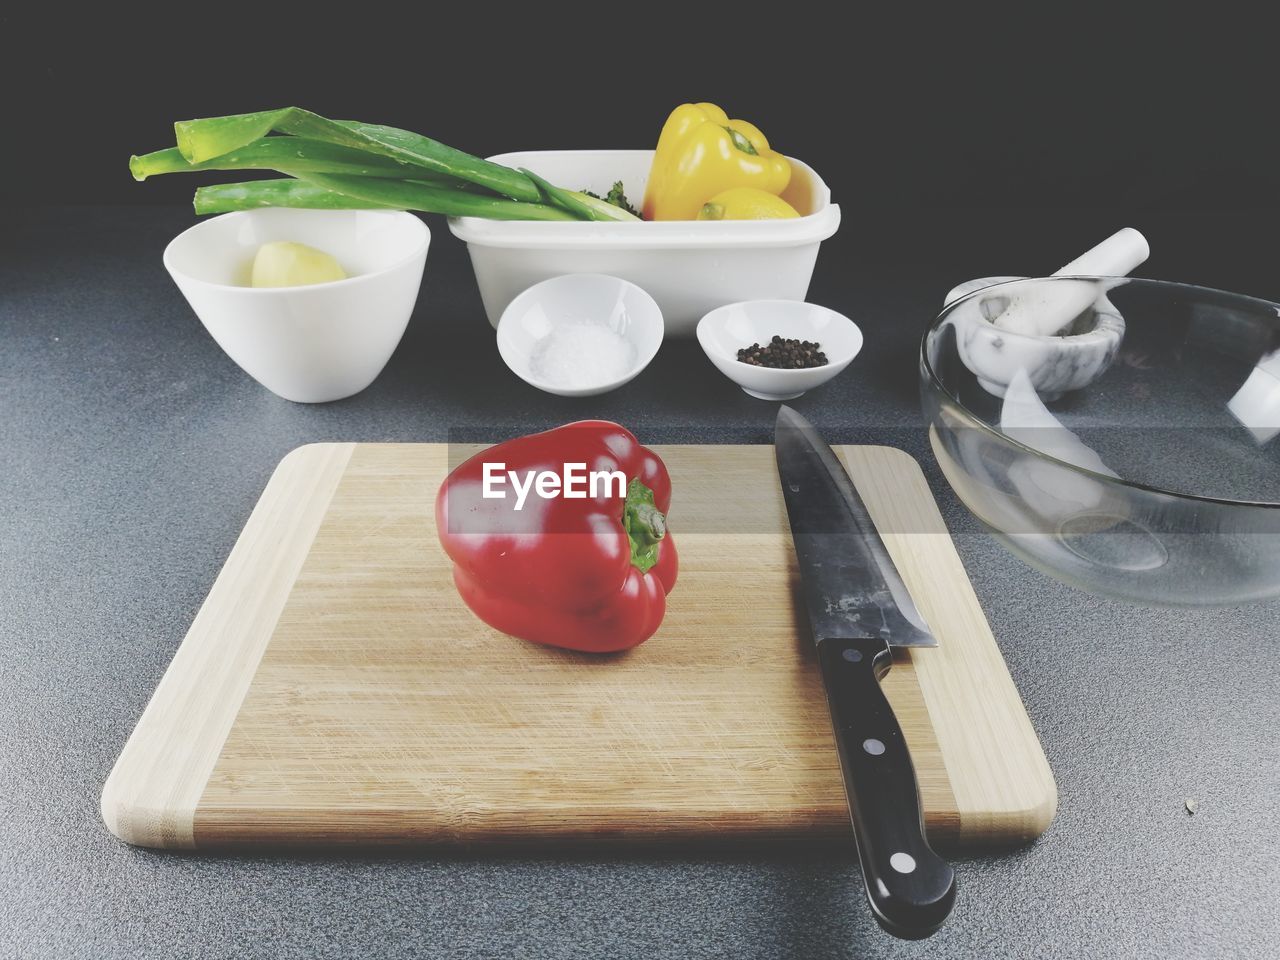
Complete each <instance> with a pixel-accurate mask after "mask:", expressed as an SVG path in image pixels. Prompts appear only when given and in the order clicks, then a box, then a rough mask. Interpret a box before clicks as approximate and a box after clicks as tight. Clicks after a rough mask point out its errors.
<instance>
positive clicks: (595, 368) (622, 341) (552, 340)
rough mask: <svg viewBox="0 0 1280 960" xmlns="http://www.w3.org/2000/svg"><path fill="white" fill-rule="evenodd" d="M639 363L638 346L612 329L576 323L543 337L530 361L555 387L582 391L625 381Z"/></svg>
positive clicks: (539, 375) (538, 375)
mask: <svg viewBox="0 0 1280 960" xmlns="http://www.w3.org/2000/svg"><path fill="white" fill-rule="evenodd" d="M635 360H636V349H635V347H634V346H632V345H631V343H630V342H629V341H628V340H627V339H626V338H625V337H623V336H621V335H620V334H618V333H616V332H615V331H614V330H613V329H612V328H610V327H608V326H606V325H604V324H603V323H599V322H595V321H591V320H573V321H570V322H568V323H561V324H557V325H556V326H555V327H553V328H552V330H551V332H550V333H549V334H548V335H547V336H545V337H543V338H542V340H541V341H540V342H539V343H538V346H537V347H536V348H535V349H534V351H533V355H532V356H531V357H530V358H529V369H530V372H532V373H533V375H534V376H535V377H536V378H537V379H539V380H542V381H544V382H545V383H548V384H550V385H551V386H555V387H563V388H566V389H569V390H582V389H586V388H588V387H596V386H600V385H601V384H605V383H610V382H612V381H614V380H620V379H622V378H623V377H625V376H626V375H627V374H628V373H630V372H631V368H632V367H633V366H634V365H635Z"/></svg>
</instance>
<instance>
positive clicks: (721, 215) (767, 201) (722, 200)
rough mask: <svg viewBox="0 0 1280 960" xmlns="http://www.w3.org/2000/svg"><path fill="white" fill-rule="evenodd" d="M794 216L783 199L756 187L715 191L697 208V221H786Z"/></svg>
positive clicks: (794, 213) (795, 214) (789, 206)
mask: <svg viewBox="0 0 1280 960" xmlns="http://www.w3.org/2000/svg"><path fill="white" fill-rule="evenodd" d="M798 216H800V214H799V213H797V212H796V208H795V207H793V206H791V204H789V203H787V201H785V200H783V199H782V198H781V197H779V196H775V195H774V194H772V193H769V192H768V191H767V190H760V189H757V188H756V187H734V188H733V189H732V190H725V191H723V192H722V193H717V194H716V195H715V196H714V197H712V198H711V199H710V200H708V201H707V202H706V203H704V204H703V205H702V209H701V210H699V211H698V219H699V220H789V219H791V218H793V217H798Z"/></svg>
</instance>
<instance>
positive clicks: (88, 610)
mask: <svg viewBox="0 0 1280 960" xmlns="http://www.w3.org/2000/svg"><path fill="white" fill-rule="evenodd" d="M190 222H191V216H190V214H189V213H188V212H187V211H186V210H180V209H172V208H128V209H109V208H82V209H75V210H70V209H60V210H59V209H54V210H34V209H33V210H30V211H27V212H25V213H20V214H18V220H17V222H16V223H11V224H10V228H11V229H10V231H9V235H10V237H11V239H13V240H16V241H18V242H10V243H7V244H6V251H5V255H4V257H3V258H0V441H3V442H2V444H0V450H2V451H3V466H2V468H0V732H2V734H3V745H2V746H0V810H2V812H3V815H2V816H0V957H24V958H35V957H81V956H83V957H96V958H104V957H117V956H119V957H178V956H182V957H186V956H201V957H203V956H208V957H225V956H239V957H273V958H283V957H309V958H314V957H330V956H332V957H339V956H414V955H432V956H449V957H454V956H457V957H481V956H502V957H508V956H514V957H526V956H527V957H541V956H578V957H604V956H610V957H644V958H648V960H655V958H661V957H702V956H733V957H739V958H743V957H780V956H802V957H814V958H825V957H832V958H834V957H850V956H874V957H881V956H883V957H895V956H904V957H905V956H913V957H934V956H937V957H973V956H1033V955H1034V956H1045V955H1054V956H1063V957H1100V956H1152V957H1162V958H1170V957H1183V956H1186V957H1192V956H1196V957H1203V956H1237V957H1252V956H1263V955H1270V954H1271V951H1272V950H1273V949H1274V944H1275V942H1276V941H1277V940H1280V906H1278V903H1280V829H1277V827H1278V826H1280V804H1278V803H1277V795H1278V790H1277V788H1278V787H1280V761H1278V760H1277V755H1278V753H1280V749H1278V744H1277V734H1276V730H1277V727H1278V725H1280V706H1278V705H1280V679H1278V678H1280V671H1277V669H1276V666H1275V634H1276V624H1277V622H1278V618H1277V614H1280V604H1277V603H1270V604H1262V605H1255V606H1251V607H1242V608H1236V609H1220V610H1159V609H1148V608H1140V607H1136V606H1130V605H1125V604H1121V603H1118V602H1112V601H1108V600H1103V599H1099V598H1096V597H1092V596H1088V595H1086V594H1083V593H1079V592H1076V591H1073V590H1071V589H1069V588H1067V587H1065V586H1062V585H1060V584H1058V583H1057V582H1056V581H1053V580H1050V579H1048V578H1046V577H1044V576H1042V575H1040V574H1039V573H1037V572H1035V571H1033V570H1031V569H1029V568H1027V567H1026V566H1024V565H1022V564H1021V563H1020V562H1019V561H1017V560H1014V559H1013V558H1011V557H1010V556H1009V555H1008V554H1006V553H1005V552H1004V551H1003V549H1002V548H1001V547H999V546H998V545H997V544H996V543H995V542H993V541H992V540H991V539H989V538H988V537H987V536H986V535H984V534H983V533H981V532H980V531H979V530H978V529H977V528H976V527H975V525H974V523H973V521H972V520H971V519H970V518H969V517H968V515H967V514H966V513H965V512H964V510H963V508H962V507H961V506H960V505H959V503H958V502H957V500H956V498H955V496H954V495H953V494H952V493H951V491H950V490H949V488H947V486H946V485H945V483H944V482H943V481H942V480H941V478H940V476H939V474H938V471H937V468H936V465H935V464H934V463H933V460H932V457H931V455H930V454H929V452H928V449H927V444H926V442H925V438H924V432H923V428H922V425H921V421H920V415H919V412H918V406H917V400H916V387H915V351H916V345H917V340H918V335H919V332H920V330H921V328H922V325H923V324H924V323H925V322H926V321H927V320H928V318H929V317H930V316H931V315H932V313H933V312H934V311H935V309H936V306H937V303H938V299H939V297H940V296H941V294H942V293H943V292H944V291H946V290H947V289H949V288H950V287H951V286H952V285H953V284H954V283H956V282H957V281H959V280H963V279H966V273H967V275H968V276H973V275H984V274H990V273H1001V272H1016V271H1017V269H1018V265H1016V264H994V263H982V262H980V259H979V254H980V253H981V251H975V250H972V249H968V250H965V251H963V252H962V253H961V254H960V255H959V256H958V257H957V258H956V259H954V260H952V261H950V262H948V264H947V268H946V269H929V268H926V267H922V266H920V265H919V263H918V262H913V261H911V260H909V259H908V258H906V257H904V258H902V259H901V260H897V261H895V259H894V258H893V257H892V256H888V255H885V256H881V257H880V258H879V259H878V260H876V261H875V262H874V264H872V265H870V266H865V267H859V266H858V265H857V262H856V261H857V258H858V257H859V256H861V255H862V254H864V253H866V251H865V250H863V249H862V248H861V247H860V246H859V242H858V240H857V239H856V235H855V234H854V233H852V231H853V229H854V225H853V224H850V223H848V222H846V225H845V227H844V234H847V235H849V236H848V238H846V237H845V236H844V235H842V236H841V237H839V238H837V241H836V242H833V243H831V244H829V245H828V246H827V247H824V251H823V255H822V257H821V259H820V261H819V270H818V274H817V276H816V278H815V284H814V288H813V290H812V293H811V299H814V300H816V301H818V302H820V303H825V304H828V305H830V306H833V307H835V308H836V309H840V310H842V311H844V312H847V313H849V314H850V315H852V316H853V317H854V318H855V319H856V320H858V321H859V322H860V323H861V324H862V325H863V327H864V329H865V331H866V333H867V347H866V349H865V351H864V353H863V355H862V356H861V357H860V358H859V359H858V360H857V361H855V363H854V365H853V366H852V367H851V368H850V369H849V371H847V372H846V373H845V374H844V375H842V376H841V377H840V378H838V379H837V380H835V381H833V382H832V383H831V384H830V385H828V386H827V387H825V388H823V389H821V390H819V391H816V392H814V393H812V394H811V395H809V396H807V397H805V398H804V399H803V400H801V401H799V402H798V403H797V406H798V407H799V408H800V409H801V410H802V411H803V412H805V413H806V414H807V415H809V416H810V417H811V418H812V419H814V420H815V421H816V422H817V424H818V426H819V427H820V428H821V429H822V430H823V431H824V432H825V433H826V435H827V437H828V439H830V440H831V441H833V442H844V443H849V442H887V443H893V444H896V445H898V446H901V447H904V448H905V449H907V450H908V451H910V452H911V453H913V454H914V455H915V456H916V457H917V458H919V459H920V460H921V462H922V463H923V465H924V466H925V470H926V473H927V475H928V477H929V479H930V482H931V484H932V486H933V489H934V492H935V494H936V495H937V497H938V499H939V503H940V504H941V506H942V510H943V514H944V516H945V517H946V519H947V522H948V524H949V525H950V526H951V529H952V530H953V532H954V533H955V535H956V541H957V544H958V547H959V550H960V553H961V555H962V557H963V558H964V560H965V563H966V564H967V566H968V570H969V573H970V576H971V577H972V579H973V582H974V586H975V587H976V589H977V592H978V596H979V598H980V599H981V600H982V603H983V605H984V607H985V609H986V612H987V616H988V618H989V619H990V622H991V625H992V627H993V628H994V630H995V633H996V636H997V637H998V638H999V640H1000V644H1001V647H1002V649H1003V651H1004V654H1005V657H1006V659H1007V660H1008V663H1009V667H1010V670H1011V671H1012V673H1013V676H1014V679H1015V680H1016V681H1017V683H1018V685H1019V687H1020V689H1021V691H1022V695H1023V697H1024V699H1025V701H1026V704H1027V708H1028V710H1029V712H1030V714H1031V718H1032V720H1033V721H1034V723H1035V725H1036V728H1037V729H1038V731H1039V732H1040V735H1041V737H1042V739H1043V741H1044V746H1045V750H1046V752H1047V754H1048V757H1049V760H1050V763H1051V764H1052V766H1053V769H1054V772H1055V774H1056V776H1057V780H1058V786H1059V792H1060V807H1059V812H1058V817H1057V820H1056V821H1055V822H1054V824H1053V825H1052V827H1051V828H1050V829H1049V831H1048V833H1047V834H1046V835H1045V836H1044V837H1043V838H1042V839H1041V840H1040V841H1039V842H1037V843H1035V844H1033V845H1031V846H1029V847H1026V848H1023V849H1018V850H1014V851H1011V852H1010V851H1005V852H999V853H995V854H993V855H990V856H966V857H963V858H961V859H959V860H958V862H957V867H958V873H959V878H960V879H959V897H958V901H957V904H956V909H955V913H954V916H953V917H952V919H951V921H950V923H949V925H948V926H947V927H945V928H944V929H943V930H942V931H941V932H940V933H938V934H937V935H936V936H934V937H933V938H932V939H930V940H928V941H925V942H923V943H918V944H905V943H900V942H897V941H894V940H892V939H889V938H888V937H886V936H885V935H884V934H882V933H880V932H879V930H878V929H877V928H876V926H875V925H874V923H873V922H872V920H871V918H870V916H869V914H868V911H867V909H866V907H865V904H864V903H863V902H862V894H861V891H860V888H859V883H860V881H859V879H858V873H857V867H856V862H855V856H854V852H853V849H852V847H851V846H845V847H838V848H827V849H814V848H811V847H805V846H794V847H791V846H782V847H773V848H768V849H738V848H734V847H726V846H715V845H709V846H707V847H706V848H704V849H695V848H689V847H684V846H682V847H680V848H678V849H670V848H668V849H655V850H653V851H652V852H649V853H637V852H634V851H628V852H625V853H623V852H619V851H618V850H616V849H614V850H610V849H607V848H600V849H592V850H587V851H572V852H565V851H557V850H554V849H548V850H545V851H541V852H537V853H529V854H524V855H518V856H517V855H511V854H503V855H478V854H463V853H456V852H455V853H449V854H439V853H433V852H415V853H410V854H397V855H385V854H364V853H359V854H354V855H353V854H350V853H344V854H329V853H314V854H305V855H303V854H298V853H285V854H276V853H269V852H264V853H262V854H261V855H251V856H217V855H179V854H169V853H158V852H153V851H147V850H140V849H132V848H130V847H128V846H126V845H124V844H122V843H120V842H119V841H117V840H115V839H114V838H113V837H111V836H110V835H109V834H108V833H107V831H106V829H105V828H104V827H103V825H102V822H101V820H100V819H99V816H98V794H99V791H100V789H101V787H102V783H103V780H104V778H105V777H106V775H107V773H108V771H109V770H110V769H111V765H112V763H113V762H114V760H115V757H116V755H117V753H118V752H119V750H120V748H121V747H122V746H123V744H124V741H125V739H126V738H127V736H128V734H129V732H130V730H131V729H132V727H133V724H134V723H135V722H136V720H137V719H138V716H139V715H140V714H141V712H142V709H143V707H144V706H145V704H146V702H147V699H148V697H149V696H150V694H151V691H152V690H153V689H154V687H155V685H156V683H157V682H158V681H159V679H160V677H161V675H162V674H163V672H164V670H165V667H166V666H167V664H168V662H169V659H170V658H171V657H172V655H173V652H174V650H175V649H176V647H177V645H178V643H179V642H180V640H181V638H182V636H183V635H184V633H185V632H186V629H187V627H188V625H189V623H190V621H191V618H192V616H193V615H194V613H195V611H196V610H197V608H198V607H199V605H200V603H201V601H202V599H203V597H204V595H205V593H206V592H207V591H208V589H209V587H210V585H211V584H212V582H213V580H214V577H215V576H216V574H217V572H218V569H219V567H220V565H221V563H222V561H223V559H224V558H225V557H226V555H227V553H228V551H229V550H230V548H231V545H232V543H233V542H234V540H235V538H236V535H237V534H238V532H239V530H240V528H241V526H242V525H243V523H244V521H245V519H246V518H247V517H248V515H249V512H250V510H251V509H252V507H253V505H254V502H255V501H256V499H257V497H258V494H259V493H260V492H261V490H262V488H263V486H264V484H265V483H266V480H267V478H268V476H269V475H270V473H271V471H272V468H273V467H274V466H275V464H276V462H277V461H278V460H279V459H280V457H281V456H283V455H284V454H285V453H286V452H288V451H289V450H290V449H292V448H293V447H295V446H298V445H299V444H302V443H307V442H309V441H316V440H404V441H409V440H443V439H446V438H447V436H448V431H449V430H451V429H454V428H460V429H470V430H481V431H482V432H488V433H490V434H492V436H493V438H494V439H498V438H500V437H505V436H509V435H514V434H516V433H518V432H523V431H525V430H528V429H533V428H541V427H546V426H550V425H554V424H556V423H558V422H563V421H567V420H571V419H576V418H580V417H583V416H588V415H590V416H601V417H607V418H611V419H616V420H619V421H621V422H623V423H624V424H626V425H628V426H630V427H631V428H632V429H633V430H634V431H635V432H636V433H637V434H639V435H640V437H641V438H642V439H644V440H646V441H651V442H755V443H765V442H768V441H769V440H770V438H771V425H772V418H773V414H774V411H775V407H774V406H773V405H772V404H767V403H763V402H761V401H757V400H752V399H749V398H748V397H746V396H744V395H743V394H742V393H741V392H739V391H738V390H737V388H736V387H734V386H733V385H732V384H730V383H729V382H728V381H727V380H725V379H723V378H722V377H721V376H720V375H719V374H718V373H717V372H715V371H714V370H713V369H712V368H711V367H710V365H709V364H708V363H707V362H706V361H705V359H704V358H703V357H702V355H701V353H700V352H699V351H698V348H697V346H696V344H694V343H692V342H669V343H668V344H667V345H665V346H664V348H663V350H662V352H661V354H660V355H659V357H658V359H657V360H656V361H655V362H654V364H653V365H652V366H651V367H650V368H649V369H648V370H647V371H646V372H645V373H644V374H643V375H642V376H641V377H640V378H639V379H638V380H636V381H635V382H634V383H632V384H631V385H629V386H627V387H626V388H624V389H622V390H620V391H618V392H616V393H614V394H611V395H607V396H605V397H601V398H592V399H588V400H577V401H575V400H564V399H560V398H554V397H549V396H544V395H542V394H540V393H537V392H536V391H534V390H533V389H532V388H530V387H527V386H525V385H524V384H523V383H521V382H520V381H518V380H517V379H516V378H515V377H514V376H513V375H511V374H510V373H509V372H508V371H507V370H506V368H505V367H503V366H502V364H501V361H500V360H499V358H498V355H497V351H496V348H495V346H494V342H493V337H492V333H491V331H490V329H489V327H488V326H487V324H486V323H485V321H484V317H483V313H482V312H481V309H480V304H479V298H478V295H477V294H476V290H475V283H474V280H473V279H472V277H471V273H470V269H469V267H468V265H467V260H466V255H465V253H464V251H463V249H462V247H461V245H460V244H459V243H457V241H455V240H454V239H453V238H452V237H451V236H449V235H448V233H447V231H446V230H445V229H444V227H443V224H441V223H439V222H438V221H436V220H432V221H431V225H432V228H433V231H434V244H435V245H434V247H433V249H432V251H431V254H430V256H429V258H428V264H427V279H426V283H425V287H424V290H423V293H422V296H421V298H420V300H419V306H418V309H417V312H416V314H415V317H414V320H413V322H412V323H411V325H410V329H409V332H408V334H407V335H406V337H405V340H404V342H403V343H402V344H401V346H400V349H399V350H398V352H397V353H396V355H395V357H394V358H393V359H392V361H391V364H390V366H389V367H388V368H387V370H386V371H385V372H384V373H383V375H382V376H381V377H380V378H379V380H378V381H377V382H376V383H375V384H374V385H373V386H372V387H371V388H370V389H368V390H367V391H365V392H364V393H363V394H361V395H359V396H357V397H354V398H352V399H350V400H347V401H343V402H340V403H335V404H329V405H326V406H318V407H307V406H299V405H295V404H291V403H288V402H286V401H284V400H280V399H278V398H276V397H274V396H272V395H271V394H269V393H268V392H267V391H265V390H264V389H262V388H261V387H259V386H258V385H257V384H255V383H253V382H252V381H251V380H250V379H249V378H248V377H247V376H246V375H244V374H242V373H241V372H240V371H239V370H238V369H237V368H236V367H235V365H234V364H233V363H232V362H231V361H230V360H228V359H227V358H226V357H225V356H224V355H223V354H222V352H221V351H220V350H219V349H218V347H217V346H216V345H215V344H214V343H213V341H212V340H211V339H210V338H209V337H208V336H207V335H206V334H205V333H204V331H203V329H202V328H201V327H200V325H199V323H198V322H197V321H196V320H195V318H194V317H193V316H192V315H191V313H190V311H189V309H188V308H187V306H186V304H185V303H184V302H183V300H182V298H181V296H180V295H179V294H178V292H177V290H176V289H175V288H174V287H173V285H172V284H171V283H170V282H169V280H168V278H167V277H166V276H165V274H164V271H163V269H162V267H161V265H160V252H161V250H162V249H163V246H164V244H165V242H166V241H167V240H168V239H169V238H170V237H172V236H173V235H174V234H176V233H177V232H178V231H179V230H180V229H182V228H183V227H185V226H186V225H188V224H189V223H190ZM1093 232H1095V233H1097V231H1096V230H1095V231H1093ZM1086 245H1087V244H1082V245H1081V249H1083V247H1084V246H1086ZM867 263H868V264H869V263H870V261H867ZM1188 798H1195V799H1196V800H1198V801H1199V809H1198V812H1197V813H1195V814H1194V815H1190V814H1188V812H1187V810H1186V809H1185V807H1184V801H1185V800H1186V799H1188Z"/></svg>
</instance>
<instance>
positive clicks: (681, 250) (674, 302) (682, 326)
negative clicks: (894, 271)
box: [449, 150, 840, 337]
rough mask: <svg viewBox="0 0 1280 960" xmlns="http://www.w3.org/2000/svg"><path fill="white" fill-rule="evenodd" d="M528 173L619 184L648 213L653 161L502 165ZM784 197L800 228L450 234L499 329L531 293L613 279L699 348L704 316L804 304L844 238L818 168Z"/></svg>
mask: <svg viewBox="0 0 1280 960" xmlns="http://www.w3.org/2000/svg"><path fill="white" fill-rule="evenodd" d="M489 159H490V160H493V161H494V162H496V163H501V164H504V165H506V166H509V167H528V168H529V169H530V170H532V171H533V172H534V173H536V174H538V175H539V176H542V177H545V178H546V179H548V180H550V181H551V182H552V183H554V184H556V185H558V186H562V187H566V188H569V189H573V190H581V189H587V190H591V191H592V192H594V193H598V194H601V195H603V194H605V193H607V192H608V191H609V188H610V187H611V186H612V185H613V182H614V181H615V180H621V181H622V182H623V183H624V184H625V186H626V192H627V196H628V198H630V199H631V201H632V202H633V203H635V204H637V205H639V203H640V199H641V198H642V197H643V196H644V188H645V183H646V181H647V180H648V177H649V166H650V163H651V161H652V160H653V151H652V150H535V151H528V152H524V153H503V154H499V155H497V156H494V157H490V158H489ZM791 165H792V177H791V184H790V186H788V187H787V190H786V192H784V193H783V197H784V198H785V199H786V200H787V201H788V202H789V203H790V204H791V205H792V206H793V207H795V208H796V209H797V210H798V211H800V213H801V214H802V216H800V217H799V218H798V219H794V220H735V221H719V222H694V221H664V222H661V223H585V222H584V223H567V222H565V223H562V222H535V221H523V220H521V221H504V220H484V219H481V218H478V217H456V218H451V219H450V220H449V229H450V230H452V231H453V234H454V235H455V236H457V237H459V238H460V239H462V240H463V241H464V242H465V243H466V244H467V250H468V252H469V253H470V254H471V265H472V267H473V268H474V269H475V273H476V282H477V283H478V284H479V286H480V296H481V298H482V299H483V300H484V309H485V313H486V314H487V315H488V317H489V322H490V323H491V324H493V325H494V326H497V323H498V318H499V317H501V316H502V311H503V310H504V309H506V306H507V304H509V303H510V302H511V301H512V300H513V299H515V297H516V295H517V294H519V293H520V292H521V291H523V290H525V289H526V288H528V287H530V286H532V285H533V284H535V283H538V282H539V281H541V280H546V279H548V278H549V277H554V276H559V275H560V274H564V273H607V274H611V275H613V276H616V277H622V278H623V279H624V280H630V281H631V282H632V283H634V284H637V285H638V286H640V287H643V288H644V289H645V290H646V291H648V293H649V294H650V295H651V296H652V297H653V298H654V299H655V300H656V301H657V302H658V306H659V307H660V308H661V309H662V315H663V318H664V319H665V321H666V333H667V336H684V337H689V336H693V331H694V327H695V326H696V325H697V323H698V320H699V319H701V318H702V316H703V315H704V314H706V313H708V312H709V311H711V310H714V309H715V308H716V307H720V306H723V305H724V304H726V303H735V302H737V301H740V300H761V299H771V300H803V299H804V298H805V295H806V294H807V293H808V290H809V280H810V278H811V277H812V275H813V266H814V263H815V261H816V260H817V258H818V246H819V244H821V243H822V241H823V240H825V239H827V238H828V237H829V236H831V235H832V234H833V233H835V232H836V228H837V227H838V226H839V225H840V208H839V206H837V205H836V204H833V203H832V202H831V191H830V190H829V189H828V187H827V185H826V184H825V183H824V182H823V181H822V178H821V177H819V176H818V175H817V174H816V173H815V172H814V171H813V169H812V168H811V167H809V166H808V164H805V163H802V162H801V161H799V160H795V159H792V160H791Z"/></svg>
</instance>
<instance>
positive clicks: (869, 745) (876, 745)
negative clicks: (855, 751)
mask: <svg viewBox="0 0 1280 960" xmlns="http://www.w3.org/2000/svg"><path fill="white" fill-rule="evenodd" d="M862 749H863V750H865V751H867V753H869V754H871V755H872V756H873V757H878V756H880V754H882V753H884V744H883V743H881V742H880V741H879V740H877V739H875V738H874V737H872V738H871V739H869V740H863V741H862Z"/></svg>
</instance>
